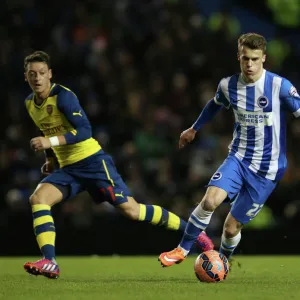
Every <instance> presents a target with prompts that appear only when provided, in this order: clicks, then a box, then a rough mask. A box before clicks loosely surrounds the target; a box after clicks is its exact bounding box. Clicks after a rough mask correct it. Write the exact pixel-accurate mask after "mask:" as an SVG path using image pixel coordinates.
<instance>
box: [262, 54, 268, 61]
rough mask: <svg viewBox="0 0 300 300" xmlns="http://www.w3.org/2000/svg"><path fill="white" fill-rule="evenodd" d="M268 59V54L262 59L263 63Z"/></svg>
mask: <svg viewBox="0 0 300 300" xmlns="http://www.w3.org/2000/svg"><path fill="white" fill-rule="evenodd" d="M266 58H267V56H266V54H264V55H263V57H262V62H263V63H264V62H265V61H266Z"/></svg>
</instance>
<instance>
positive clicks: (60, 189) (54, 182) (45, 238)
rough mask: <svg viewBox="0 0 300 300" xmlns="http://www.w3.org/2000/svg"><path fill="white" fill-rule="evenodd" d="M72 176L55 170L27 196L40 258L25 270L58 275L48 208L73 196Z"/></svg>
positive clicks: (30, 263)
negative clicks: (41, 256) (40, 254)
mask: <svg viewBox="0 0 300 300" xmlns="http://www.w3.org/2000/svg"><path fill="white" fill-rule="evenodd" d="M79 189H80V185H79V184H78V183H76V181H75V180H74V178H73V177H72V176H69V175H68V174H66V173H64V171H63V170H58V171H56V172H54V173H53V174H51V175H49V176H48V177H46V178H45V179H44V180H43V181H42V182H41V183H40V184H39V185H38V186H37V188H36V189H35V191H34V192H33V194H32V195H31V196H30V204H31V208H32V216H33V227H34V233H35V235H36V240H37V243H38V246H39V248H40V250H41V253H42V255H43V258H42V259H41V260H39V261H36V262H27V263H25V265H24V268H25V270H26V271H27V272H28V273H31V274H34V275H44V276H47V277H49V278H58V276H59V272H60V271H59V268H58V265H57V263H56V260H55V237H56V234H55V224H54V220H53V217H52V213H51V207H52V206H53V205H55V204H56V203H59V202H60V201H62V200H63V199H67V198H68V197H71V196H73V195H76V194H77V193H78V192H79V191H80V190H79Z"/></svg>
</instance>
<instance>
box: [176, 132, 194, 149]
mask: <svg viewBox="0 0 300 300" xmlns="http://www.w3.org/2000/svg"><path fill="white" fill-rule="evenodd" d="M196 133H197V131H196V130H195V129H194V128H192V127H191V128H189V129H187V130H185V131H183V132H182V133H181V135H180V138H179V149H181V148H183V147H184V146H185V145H186V144H189V143H191V142H192V141H193V140H194V138H195V136H196Z"/></svg>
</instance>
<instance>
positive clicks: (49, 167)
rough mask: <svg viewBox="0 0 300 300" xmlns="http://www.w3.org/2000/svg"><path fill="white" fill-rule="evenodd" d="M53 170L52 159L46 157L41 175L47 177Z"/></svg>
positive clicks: (53, 162) (53, 160)
mask: <svg viewBox="0 0 300 300" xmlns="http://www.w3.org/2000/svg"><path fill="white" fill-rule="evenodd" d="M54 170H55V159H54V158H52V157H47V159H46V162H45V163H44V164H43V166H42V168H41V172H42V174H43V175H49V174H51V173H52V172H53V171H54Z"/></svg>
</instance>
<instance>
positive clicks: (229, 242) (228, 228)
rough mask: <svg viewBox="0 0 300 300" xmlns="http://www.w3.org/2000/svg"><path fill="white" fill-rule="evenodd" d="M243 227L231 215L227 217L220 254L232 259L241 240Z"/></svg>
mask: <svg viewBox="0 0 300 300" xmlns="http://www.w3.org/2000/svg"><path fill="white" fill-rule="evenodd" d="M242 227H243V224H242V223H240V222H239V221H238V220H236V219H235V218H234V217H233V216H232V214H231V213H229V214H228V215H227V218H226V220H225V223H224V227H223V233H222V237H221V246H220V250H219V252H220V253H223V254H224V255H225V256H226V257H227V258H228V259H229V258H230V257H231V255H232V254H233V252H234V250H235V249H236V247H237V246H238V244H239V242H240V240H241V230H242Z"/></svg>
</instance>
